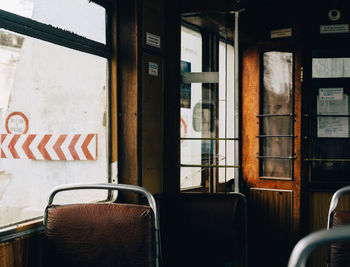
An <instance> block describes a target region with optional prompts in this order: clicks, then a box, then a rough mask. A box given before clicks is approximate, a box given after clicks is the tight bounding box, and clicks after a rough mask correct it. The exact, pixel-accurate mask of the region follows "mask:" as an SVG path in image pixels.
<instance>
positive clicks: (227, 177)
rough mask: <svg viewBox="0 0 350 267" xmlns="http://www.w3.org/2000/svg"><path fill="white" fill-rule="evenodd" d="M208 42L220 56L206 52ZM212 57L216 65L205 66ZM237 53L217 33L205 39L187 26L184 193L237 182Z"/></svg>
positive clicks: (184, 39)
mask: <svg viewBox="0 0 350 267" xmlns="http://www.w3.org/2000/svg"><path fill="white" fill-rule="evenodd" d="M206 34H207V33H206ZM208 39H210V40H211V42H214V43H215V45H214V47H216V48H214V50H216V51H217V52H215V51H209V50H204V49H207V48H208V47H210V46H209V45H207V44H205V43H204V42H207V41H208ZM207 53H209V54H211V55H212V57H213V58H215V57H216V58H215V59H214V60H213V61H214V62H216V63H213V62H211V63H208V62H206V61H205V58H208V57H211V56H209V55H207ZM233 54H234V49H233V46H232V45H231V44H229V43H226V42H223V41H219V38H217V36H215V34H209V35H208V36H206V38H203V37H202V34H201V33H199V32H197V31H195V30H192V29H189V28H187V27H184V26H183V27H182V33H181V80H182V83H181V99H180V101H181V102H180V107H181V120H180V123H181V138H180V144H181V159H180V167H181V169H180V170H181V177H180V188H181V190H187V189H194V188H198V189H199V188H200V190H201V191H210V192H219V191H225V190H226V189H225V187H224V186H225V184H226V183H228V182H229V181H231V182H232V181H233V179H234V178H235V175H236V174H235V172H234V168H235V167H237V166H236V165H237V163H236V161H235V160H237V159H235V157H234V155H235V147H236V146H238V142H237V141H238V139H237V138H236V137H235V136H234V132H235V131H234V130H235V129H234V125H235V123H234V122H235V121H234V120H235V118H234V105H235V99H234V69H233V65H234V63H233V59H234V58H233ZM209 61H210V60H209ZM210 64H211V65H210ZM237 175H238V174H237Z"/></svg>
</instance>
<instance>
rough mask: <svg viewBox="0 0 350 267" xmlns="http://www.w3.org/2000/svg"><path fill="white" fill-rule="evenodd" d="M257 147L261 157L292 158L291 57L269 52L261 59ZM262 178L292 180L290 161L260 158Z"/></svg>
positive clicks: (284, 53)
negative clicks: (261, 82) (259, 130)
mask: <svg viewBox="0 0 350 267" xmlns="http://www.w3.org/2000/svg"><path fill="white" fill-rule="evenodd" d="M263 67H264V71H263V75H264V76H263V91H262V96H263V97H262V100H263V103H262V113H263V114H264V116H263V117H261V135H262V137H260V141H261V142H260V144H261V151H260V156H262V157H282V158H285V157H291V156H292V155H293V137H291V135H293V117H292V116H291V114H292V113H293V54H292V53H288V52H278V51H271V52H266V53H264V55H263ZM261 167H262V168H261V173H260V175H261V176H264V177H278V178H291V177H292V161H291V160H290V159H278V158H277V159H276V158H262V159H261Z"/></svg>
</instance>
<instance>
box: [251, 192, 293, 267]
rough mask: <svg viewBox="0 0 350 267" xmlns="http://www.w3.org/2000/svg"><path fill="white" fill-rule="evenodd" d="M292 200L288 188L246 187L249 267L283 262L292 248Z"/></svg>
mask: <svg viewBox="0 0 350 267" xmlns="http://www.w3.org/2000/svg"><path fill="white" fill-rule="evenodd" d="M292 203H293V194H292V192H290V191H279V190H264V189H260V188H251V189H250V192H249V203H248V204H249V222H250V225H249V228H248V229H249V230H248V233H249V236H250V238H249V244H250V245H249V247H250V250H249V253H250V254H249V260H250V266H259V265H261V263H263V265H264V266H270V267H271V266H275V267H281V266H286V265H287V262H288V259H289V255H290V252H291V249H292V236H293V234H292V225H293V220H292V218H293V216H292V214H293V204H292Z"/></svg>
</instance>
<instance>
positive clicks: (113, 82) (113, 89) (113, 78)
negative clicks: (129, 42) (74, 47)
mask: <svg viewBox="0 0 350 267" xmlns="http://www.w3.org/2000/svg"><path fill="white" fill-rule="evenodd" d="M114 5H115V3H114ZM115 11H116V9H115V8H114V9H113V17H112V27H111V28H112V29H111V31H112V33H111V36H112V59H111V64H110V68H111V69H110V94H109V95H110V105H111V107H110V124H111V125H110V131H111V136H110V138H111V141H110V143H111V161H112V162H114V161H118V126H117V120H118V119H117V118H118V106H117V71H118V70H117V14H116V12H115Z"/></svg>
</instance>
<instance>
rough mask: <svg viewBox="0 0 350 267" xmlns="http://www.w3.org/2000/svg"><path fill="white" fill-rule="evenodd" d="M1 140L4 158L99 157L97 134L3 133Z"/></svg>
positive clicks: (87, 158) (71, 158) (93, 158)
mask: <svg viewBox="0 0 350 267" xmlns="http://www.w3.org/2000/svg"><path fill="white" fill-rule="evenodd" d="M0 141H1V143H0V148H1V153H0V157H1V158H3V159H34V160H96V159H97V134H61V135H55V134H1V140H0Z"/></svg>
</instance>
